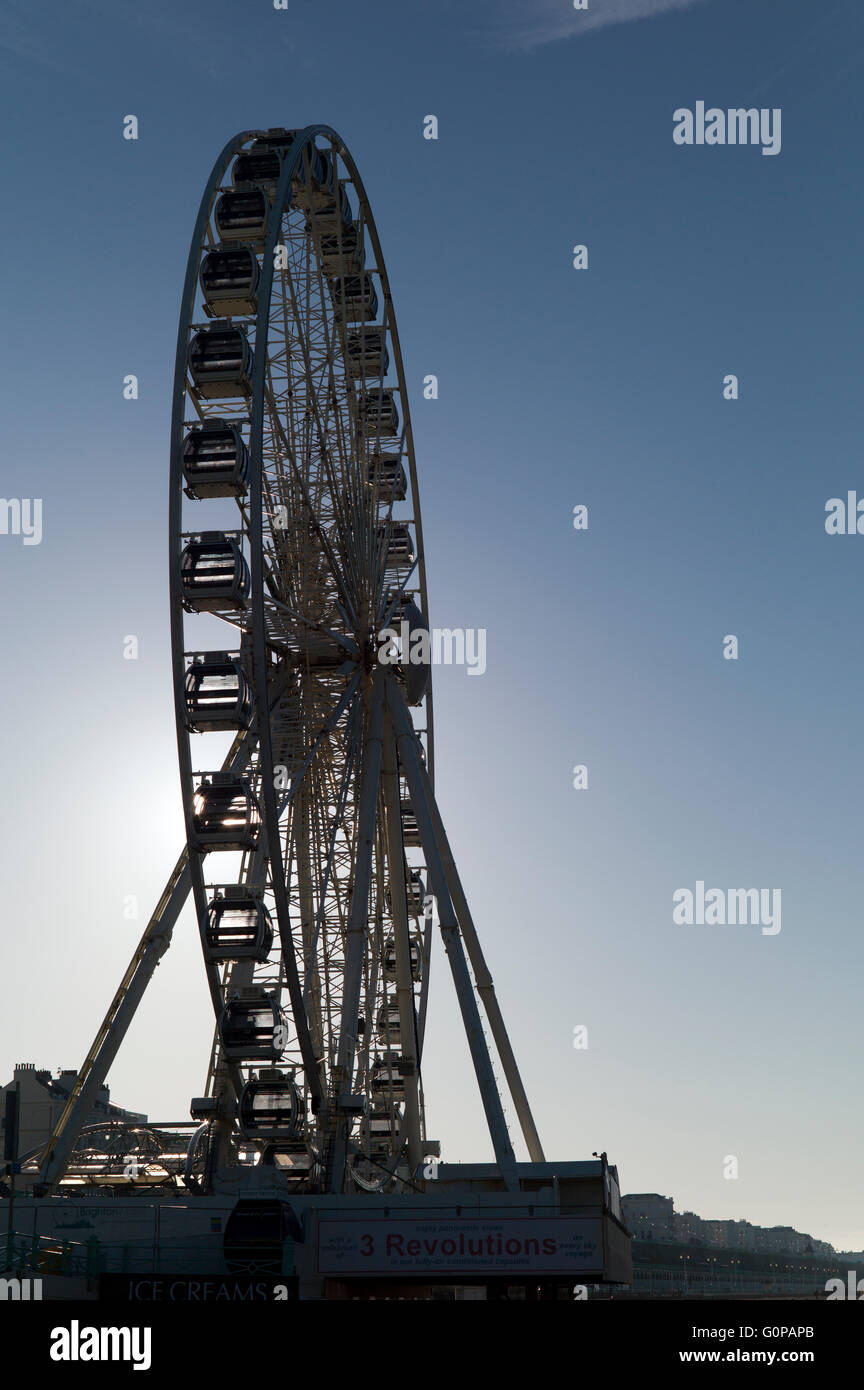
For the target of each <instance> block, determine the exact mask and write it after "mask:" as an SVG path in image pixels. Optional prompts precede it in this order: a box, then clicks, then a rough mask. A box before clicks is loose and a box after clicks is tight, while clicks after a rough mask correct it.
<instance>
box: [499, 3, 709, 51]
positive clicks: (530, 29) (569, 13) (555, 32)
mask: <svg viewBox="0 0 864 1390" xmlns="http://www.w3.org/2000/svg"><path fill="white" fill-rule="evenodd" d="M588 3H589V8H588V9H587V10H574V9H573V6H572V0H525V3H524V4H521V5H520V7H519V9H520V11H521V13H518V14H517V13H516V12H515V11H514V12H512V13H511V15H510V17H509V18H508V19H507V20H505V22H504V24H503V25H502V26H500V29H499V33H500V37H501V38H502V40H503V41H504V42H505V43H507V44H508V45H510V46H512V47H514V48H539V47H540V46H541V44H546V43H556V42H557V41H558V40H559V39H573V38H578V37H579V36H580V35H581V34H590V33H591V32H592V30H594V29H603V28H605V27H606V25H608V24H628V23H629V22H630V21H631V20H634V19H654V18H655V16H657V15H661V14H668V13H669V12H670V11H671V10H689V9H690V8H691V7H692V6H693V5H699V4H703V3H704V0H588ZM529 10H530V13H529Z"/></svg>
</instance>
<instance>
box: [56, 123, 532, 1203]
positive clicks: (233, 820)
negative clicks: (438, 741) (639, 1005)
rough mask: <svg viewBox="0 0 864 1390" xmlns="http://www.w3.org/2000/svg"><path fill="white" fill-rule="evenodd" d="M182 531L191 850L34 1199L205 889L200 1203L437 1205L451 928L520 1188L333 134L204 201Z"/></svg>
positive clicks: (419, 548)
mask: <svg viewBox="0 0 864 1390" xmlns="http://www.w3.org/2000/svg"><path fill="white" fill-rule="evenodd" d="M169 526H170V549H171V560H170V575H171V586H170V587H171V634H172V660H173V678H174V689H175V709H176V722H177V743H178V751H179V763H180V778H181V787H182V794H183V806H184V814H185V823H186V836H187V845H186V848H185V850H184V851H183V853H182V854H181V857H180V860H179V861H178V864H177V867H176V868H175V871H174V873H173V875H172V877H171V879H170V880H169V883H168V885H167V886H166V889H165V893H164V894H163V897H162V899H161V900H160V903H159V904H158V905H157V908H156V911H155V913H154V915H153V918H151V921H150V923H149V924H148V927H147V929H146V931H145V933H144V937H143V938H142V941H141V943H140V945H139V948H138V951H137V952H136V955H135V957H134V958H133V961H132V963H131V965H130V967H129V970H128V971H127V974H126V976H125V977H124V980H123V982H122V983H121V986H120V989H119V990H118V993H117V995H116V996H115V999H114V1001H113V1003H112V1006H111V1009H110V1010H109V1012H108V1015H107V1016H106V1019H105V1021H104V1023H103V1025H102V1028H101V1029H100V1031H99V1033H98V1034H97V1037H96V1039H95V1041H94V1044H93V1047H92V1048H91V1051H90V1054H89V1055H88V1058H87V1059H86V1061H85V1064H84V1066H83V1067H82V1070H81V1073H80V1074H79V1077H78V1082H77V1084H76V1087H75V1089H74V1091H73V1093H72V1096H71V1098H70V1101H69V1104H68V1106H67V1107H66V1111H65V1112H64V1115H63V1116H62V1117H61V1120H60V1122H59V1124H58V1126H57V1129H56V1130H55V1133H54V1135H53V1136H52V1139H51V1141H50V1142H49V1145H48V1147H47V1149H46V1151H45V1154H44V1155H43V1156H42V1159H41V1167H40V1178H41V1181H42V1190H43V1191H50V1190H52V1189H53V1188H55V1187H56V1186H57V1184H58V1183H59V1182H60V1181H61V1180H62V1179H63V1175H64V1173H66V1172H67V1170H68V1171H71V1167H70V1161H71V1160H72V1155H73V1149H74V1146H75V1143H76V1141H77V1139H78V1135H79V1133H80V1131H81V1128H82V1124H83V1122H84V1120H85V1118H86V1115H87V1113H88V1110H89V1106H90V1103H91V1102H92V1097H93V1094H94V1090H95V1088H96V1087H98V1086H99V1085H100V1084H101V1083H102V1081H103V1080H104V1078H105V1075H106V1074H107V1071H108V1068H109V1067H110V1064H111V1061H112V1060H113V1057H114V1055H115V1054H116V1051H117V1048H118V1047H119V1043H120V1041H121V1039H122V1037H123V1035H124V1033H125V1031H126V1029H127V1027H128V1023H129V1021H130V1019H131V1017H132V1014H133V1013H134V1010H135V1008H136V1007H137V1004H138V1002H139V1001H140V998H141V996H142V995H143V992H144V989H145V988H146V985H147V983H148V981H149V979H150V978H151V976H152V973H153V970H154V968H155V965H156V963H157V962H158V959H159V958H160V956H161V955H162V953H163V952H164V950H165V949H166V947H167V945H168V943H169V942H170V937H171V931H172V929H173V925H174V922H175V921H176V918H177V915H178V913H179V911H180V908H181V906H182V903H183V901H184V900H185V898H186V897H187V895H188V894H189V892H190V890H191V894H192V898H193V901H194V907H195V913H196V917H197V921H198V927H199V932H200V936H201V943H202V953H203V963H204V970H205V972H206V977H207V982H208V986H209V991H210V996H211V999H212V1003H213V1009H214V1024H215V1029H214V1041H213V1046H212V1049H211V1056H210V1065H209V1071H208V1079H207V1086H206V1093H205V1094H204V1095H203V1096H201V1097H199V1098H198V1099H197V1100H196V1101H194V1102H193V1111H192V1113H193V1117H194V1118H195V1119H197V1120H198V1121H199V1125H198V1128H197V1130H196V1132H195V1133H194V1135H193V1137H192V1140H191V1142H190V1144H189V1148H188V1153H187V1159H186V1164H185V1175H184V1176H185V1181H186V1183H187V1185H188V1186H189V1187H190V1188H191V1189H192V1190H196V1191H206V1190H208V1189H209V1187H210V1186H211V1185H212V1182H213V1180H214V1175H215V1174H216V1173H217V1172H220V1171H222V1170H224V1169H225V1168H226V1167H228V1168H236V1167H238V1166H239V1167H243V1166H244V1165H252V1166H255V1165H258V1164H261V1163H264V1164H268V1165H272V1166H273V1167H274V1168H276V1169H278V1171H279V1173H280V1175H281V1178H282V1179H284V1181H285V1183H286V1184H288V1185H289V1186H293V1187H294V1188H295V1189H296V1190H298V1191H307V1192H328V1191H329V1192H333V1193H338V1192H344V1191H352V1190H361V1191H363V1190H368V1191H390V1190H400V1189H401V1190H412V1189H413V1188H415V1187H416V1185H417V1184H418V1183H419V1182H422V1177H421V1172H422V1162H423V1159H424V1156H425V1155H426V1154H427V1153H428V1151H429V1143H428V1140H427V1136H426V1133H425V1121H424V1105H423V1086H422V1060H423V1043H424V1031H425V1019H426V1006H427V997H428V988H429V958H430V948H431V941H432V930H433V922H434V920H435V919H436V918H437V921H438V924H439V926H440V929H441V933H442V936H443V938H444V944H445V947H446V952H447V957H448V961H449V964H450V968H451V971H452V974H453V979H454V983H455V987H456V991H457V995H458V999H459V1004H460V1009H461V1012H462V1017H463V1022H464V1026H465V1029H466V1034H467V1038H468V1042H469V1046H470V1050H471V1055H472V1060H473V1064H474V1069H475V1072H476V1075H477V1080H478V1083H479V1086H480V1092H481V1097H482V1101H483V1105H484V1109H485V1113H486V1117H487V1122H488V1125H489V1129H490V1134H491V1138H492V1141H493V1145H494V1149H495V1155H496V1161H497V1163H498V1165H499V1168H500V1170H501V1173H502V1175H503V1177H504V1179H505V1181H506V1182H507V1184H508V1186H510V1185H514V1184H515V1158H514V1154H513V1150H512V1147H511V1144H510V1139H509V1136H508V1133H507V1128H506V1124H505V1121H504V1113H503V1109H502V1104H501V1098H500V1096H499V1092H498V1089H497V1086H496V1082H495V1078H494V1074H493V1071H492V1064H491V1060H490V1056H489V1052H488V1048H487V1045H486V1040H485V1035H484V1032H483V1025H482V1019H481V1012H480V1007H479V1004H480V1003H482V1005H483V1006H484V1009H485V1014H486V1019H487V1021H488V1023H489V1026H490V1029H491V1032H492V1036H493V1039H494V1042H495V1044H496V1046H497V1049H498V1053H499V1056H500V1059H501V1062H502V1067H503V1071H504V1075H505V1078H506V1080H507V1083H508V1085H509V1088H510V1091H511V1094H512V1097H513V1100H514V1104H515V1107H516V1111H517V1115H518V1118H519V1120H520V1123H521V1126H522V1131H523V1134H524V1137H525V1140H526V1144H527V1147H528V1150H529V1154H530V1156H531V1158H532V1160H534V1161H542V1157H543V1155H542V1150H541V1148H540V1144H539V1140H538V1138H537V1133H536V1129H535V1127H534V1124H533V1120H532V1118H531V1114H530V1110H529V1107H528V1103H527V1100H526V1097H525V1093H524V1089H523V1087H522V1083H521V1080H520V1078H519V1073H518V1070H517V1068H516V1063H515V1060H514V1057H513V1053H512V1050H511V1048H510V1044H509V1041H508V1039H507V1034H506V1031H505V1029H504V1024H503V1021H502V1018H501V1014H500V1010H499V1008H498V1005H497V1001H496V999H495V994H494V989H493V986H492V981H491V977H490V976H489V972H488V969H487V968H486V964H485V961H484V959H483V955H482V952H481V949H480V945H479V942H478V939H477V935H476V932H475V930H474V925H473V922H472V920H471V916H470V912H469V910H468V905H467V902H466V900H465V895H464V893H463V891H462V887H461V883H460V881H459V877H458V873H457V871H456V867H455V862H454V859H453V856H452V853H451V851H450V847H449V844H448V842H447V838H446V834H445V832H444V827H443V824H442V821H441V817H440V814H439V812H438V808H437V804H436V802H435V797H434V791H433V737H432V733H433V730H432V694H431V681H430V671H429V669H428V667H424V668H421V669H419V670H418V669H417V668H416V667H412V666H411V665H410V663H408V662H407V660H406V655H407V654H406V653H405V652H403V653H402V660H401V664H390V663H385V662H383V661H382V660H381V641H380V633H381V631H382V629H383V628H386V627H387V626H388V625H390V624H391V623H392V622H394V621H397V620H398V621H406V622H407V623H408V624H409V626H410V627H412V628H416V627H425V628H426V629H427V630H428V602H427V594H426V568H425V557H424V548H423V532H422V524H421V516H420V503H419V494H418V486H417V469H416V464H415V457H414V444H413V438H412V433H411V422H410V411H409V403H408V393H407V389H406V382H405V373H404V368H403V363H402V355H401V351H400V346H399V338H398V333H397V328H396V320H395V316H394V311H393V303H392V299H391V294H390V286H389V282H388V278H387V272H386V267H385V265H384V260H383V257H382V254H381V247H380V243H379V240H378V235H377V232H376V229H375V224H374V221H373V218H372V213H371V209H370V206H369V202H368V199H367V196H366V193H365V190H364V188H363V185H362V182H361V180H360V177H359V174H358V172H357V168H356V166H355V164H354V161H353V159H352V158H351V155H350V154H349V152H348V150H347V149H346V147H345V145H344V142H343V141H342V140H341V139H340V137H339V136H338V135H337V134H336V132H335V131H333V130H332V129H330V128H329V127H327V126H308V127H306V128H305V129H303V130H292V131H286V130H281V129H280V130H270V131H246V132H243V133H241V134H240V135H238V136H236V137H235V138H234V139H233V140H231V141H229V142H228V144H227V145H226V146H225V147H224V149H223V150H222V152H221V154H220V156H219V158H218V159H217V161H216V163H215V165H214V167H213V170H212V172H211V175H210V178H209V180H208V182H207V185H206V187H205V190H204V194H203V197H202V199H201V204H200V208H199V212H198V216H197V220H196V224H195V228H194V231H193V235H192V242H191V247H190V252H189V259H188V264H187V272H186V279H185V285H184V290H183V299H182V304H181V312H180V323H179V331H178V341H177V356H176V371H175V380H174V408H173V419H172V436H171V494H170V516H169ZM466 952H467V958H466ZM472 976H473V977H472ZM478 995H479V1002H478ZM91 1166H92V1165H91Z"/></svg>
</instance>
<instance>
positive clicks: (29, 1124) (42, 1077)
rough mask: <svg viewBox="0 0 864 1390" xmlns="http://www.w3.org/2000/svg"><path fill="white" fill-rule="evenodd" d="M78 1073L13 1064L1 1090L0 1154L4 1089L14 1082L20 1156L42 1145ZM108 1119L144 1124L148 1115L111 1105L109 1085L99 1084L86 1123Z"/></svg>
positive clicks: (32, 1064) (49, 1135)
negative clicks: (16, 1091) (11, 1073)
mask: <svg viewBox="0 0 864 1390" xmlns="http://www.w3.org/2000/svg"><path fill="white" fill-rule="evenodd" d="M77 1077H78V1073H77V1071H61V1072H60V1073H59V1074H58V1075H57V1076H56V1077H52V1075H51V1073H50V1071H39V1070H37V1068H36V1065H35V1063H33V1062H19V1063H17V1064H16V1067H15V1074H14V1076H13V1077H12V1080H11V1081H10V1082H8V1083H7V1085H5V1086H4V1087H3V1088H2V1092H0V1155H2V1152H3V1144H4V1141H5V1137H6V1136H5V1132H4V1130H5V1126H4V1115H5V1113H6V1092H7V1091H8V1090H10V1089H11V1088H12V1087H13V1086H16V1085H17V1087H18V1157H19V1159H21V1158H24V1157H25V1156H26V1155H28V1154H30V1153H32V1152H33V1151H34V1150H37V1149H41V1148H42V1147H43V1146H44V1145H45V1144H46V1143H47V1142H48V1140H49V1139H50V1137H51V1133H52V1131H53V1129H54V1126H55V1124H56V1123H57V1121H58V1120H59V1118H60V1116H61V1115H62V1113H63V1110H64V1107H65V1105H66V1102H67V1100H68V1099H69V1096H70V1094H71V1092H72V1088H73V1086H74V1085H75V1081H76V1079H77ZM110 1120H128V1121H131V1122H135V1123H138V1124H146V1122H147V1116H146V1115H141V1114H139V1113H138V1112H137V1111H134V1110H122V1109H121V1108H120V1106H119V1105H112V1104H111V1100H110V1092H109V1090H108V1087H107V1086H102V1087H101V1089H100V1091H99V1094H98V1096H97V1098H96V1101H95V1102H94V1105H93V1109H92V1110H91V1111H90V1114H89V1115H88V1117H87V1121H86V1123H87V1124H91V1125H93V1124H99V1122H100V1121H110Z"/></svg>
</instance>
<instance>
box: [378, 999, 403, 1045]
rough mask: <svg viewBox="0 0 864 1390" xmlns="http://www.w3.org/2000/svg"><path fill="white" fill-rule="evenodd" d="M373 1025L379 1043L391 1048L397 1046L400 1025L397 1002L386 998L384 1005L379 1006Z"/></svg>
mask: <svg viewBox="0 0 864 1390" xmlns="http://www.w3.org/2000/svg"><path fill="white" fill-rule="evenodd" d="M375 1025H376V1032H377V1036H378V1041H379V1042H386V1043H389V1044H390V1045H391V1046H393V1047H398V1046H399V1026H400V1023H399V1004H398V1002H397V1000H395V999H392V998H388V999H387V1002H386V1004H382V1005H381V1008H380V1009H379V1010H378V1017H377V1018H376V1020H375Z"/></svg>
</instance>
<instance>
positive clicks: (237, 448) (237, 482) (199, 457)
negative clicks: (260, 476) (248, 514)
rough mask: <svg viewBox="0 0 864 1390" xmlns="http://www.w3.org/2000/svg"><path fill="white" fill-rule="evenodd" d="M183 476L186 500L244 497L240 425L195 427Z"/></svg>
mask: <svg viewBox="0 0 864 1390" xmlns="http://www.w3.org/2000/svg"><path fill="white" fill-rule="evenodd" d="M256 264H257V262H256ZM183 476H184V478H185V479H186V496H187V497H192V498H198V497H242V496H244V495H245V493H246V491H247V489H248V486H249V450H248V449H247V447H246V444H245V443H244V440H243V436H242V434H241V433H240V426H239V424H237V423H235V422H233V421H231V420H205V422H204V423H203V424H201V425H194V426H193V427H192V429H191V430H190V431H189V433H188V434H187V436H186V438H185V440H184V441H183Z"/></svg>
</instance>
